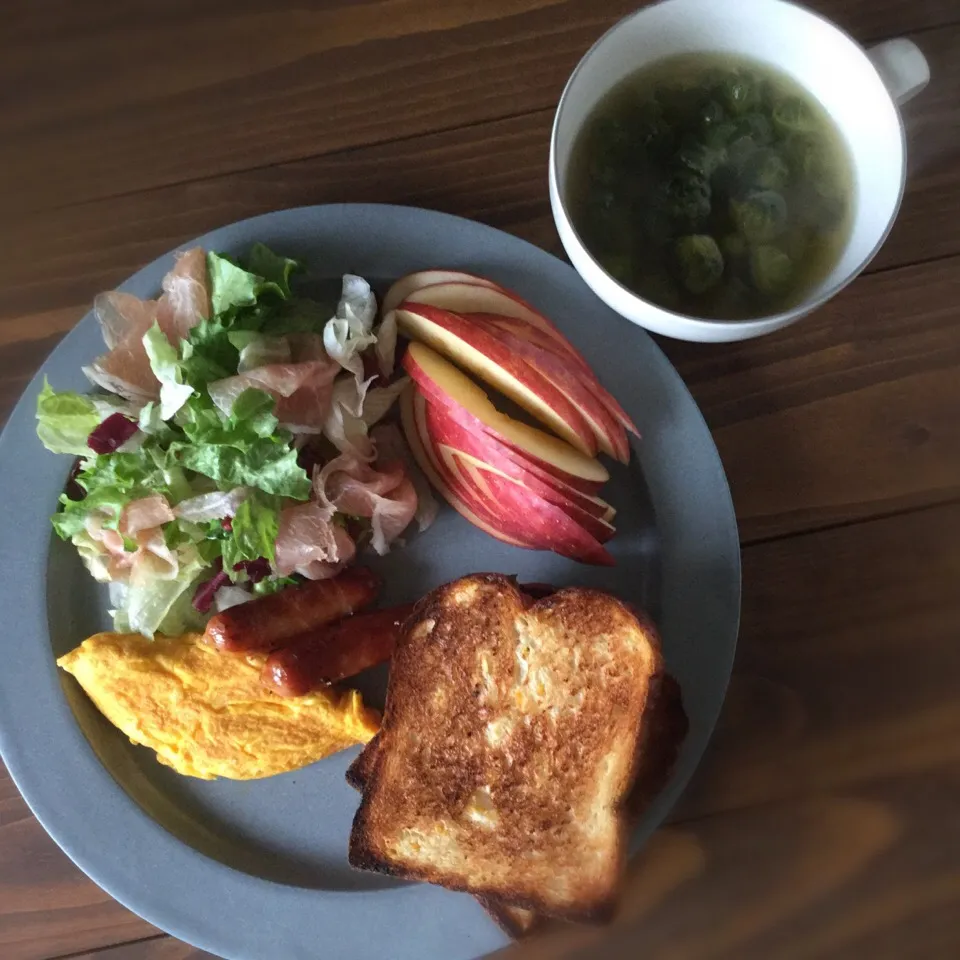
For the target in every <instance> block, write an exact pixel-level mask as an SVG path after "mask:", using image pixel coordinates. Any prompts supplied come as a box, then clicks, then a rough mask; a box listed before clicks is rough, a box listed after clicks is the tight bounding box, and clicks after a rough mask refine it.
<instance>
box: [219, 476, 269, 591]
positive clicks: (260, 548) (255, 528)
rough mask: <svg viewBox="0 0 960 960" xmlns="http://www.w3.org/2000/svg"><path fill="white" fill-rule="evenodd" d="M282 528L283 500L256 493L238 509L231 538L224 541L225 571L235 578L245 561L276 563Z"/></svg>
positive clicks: (232, 525) (232, 526)
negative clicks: (263, 558)
mask: <svg viewBox="0 0 960 960" xmlns="http://www.w3.org/2000/svg"><path fill="white" fill-rule="evenodd" d="M279 527H280V498H279V497H267V496H264V495H263V494H260V493H255V494H253V495H252V496H249V497H247V499H246V500H244V501H243V503H241V504H240V506H239V507H238V508H237V512H236V514H234V517H233V521H232V524H231V533H232V536H231V537H230V538H229V539H227V540H224V541H223V544H222V550H223V553H222V556H223V568H224V570H226V571H227V573H228V574H230V575H231V576H232V574H233V569H234V567H235V566H236V564H238V563H239V562H240V561H242V560H257V559H259V558H260V557H266V559H267V560H269V561H270V562H271V563H273V560H274V557H275V551H276V541H277V531H278V529H279Z"/></svg>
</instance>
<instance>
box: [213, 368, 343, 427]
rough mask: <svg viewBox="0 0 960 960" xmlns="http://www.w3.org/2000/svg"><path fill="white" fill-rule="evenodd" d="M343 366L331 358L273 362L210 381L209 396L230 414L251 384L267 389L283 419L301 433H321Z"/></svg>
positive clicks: (279, 415)
mask: <svg viewBox="0 0 960 960" xmlns="http://www.w3.org/2000/svg"><path fill="white" fill-rule="evenodd" d="M339 371H340V367H339V366H338V365H337V364H336V363H333V362H332V361H331V360H329V359H326V360H308V361H306V362H304V363H271V364H267V365H266V366H263V367H256V368H255V369H253V370H247V371H246V372H245V373H240V374H237V375H236V376H233V377H226V378H224V379H223V380H215V381H214V382H212V383H210V384H208V385H207V391H208V392H209V394H210V399H211V400H213V402H214V403H215V404H216V405H217V406H218V407H219V408H220V410H222V411H223V412H224V413H226V414H229V413H230V411H231V410H232V409H233V404H234V403H235V402H236V399H237V397H239V396H240V394H241V393H243V391H244V390H249V389H251V388H254V389H257V390H264V391H266V392H267V393H269V394H270V395H271V396H272V397H273V398H274V399H275V400H276V401H277V405H276V407H275V408H274V413H275V414H276V417H277V419H278V420H279V421H280V423H281V424H282V425H283V426H285V427H288V428H289V429H291V430H294V431H295V432H298V433H320V432H321V430H322V429H323V424H324V423H325V422H326V418H327V414H328V412H329V410H330V402H331V397H332V395H333V381H334V378H335V377H336V375H337V374H338V373H339Z"/></svg>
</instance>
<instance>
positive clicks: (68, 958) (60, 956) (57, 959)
mask: <svg viewBox="0 0 960 960" xmlns="http://www.w3.org/2000/svg"><path fill="white" fill-rule="evenodd" d="M170 939H172V938H171V937H170V935H169V934H167V933H155V934H152V935H151V936H149V937H134V939H133V940H117V941H115V942H114V943H105V944H103V945H102V946H99V947H93V948H87V949H85V950H75V951H74V950H71V951H70V953H55V954H52V955H51V956H49V957H47V958H46V960H74V958H76V957H89V956H92V955H94V954H97V953H105V952H106V951H108V950H116V949H117V947H127V946H133V945H134V944H137V943H150V942H151V941H153V940H170Z"/></svg>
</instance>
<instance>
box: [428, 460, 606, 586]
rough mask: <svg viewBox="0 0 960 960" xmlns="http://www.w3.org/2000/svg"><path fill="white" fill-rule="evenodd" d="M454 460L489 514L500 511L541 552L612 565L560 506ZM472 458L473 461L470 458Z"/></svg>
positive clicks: (474, 464) (500, 476)
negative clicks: (549, 551) (547, 551)
mask: <svg viewBox="0 0 960 960" xmlns="http://www.w3.org/2000/svg"><path fill="white" fill-rule="evenodd" d="M449 451H450V448H449V447H448V448H446V455H448V456H451V457H453V458H454V464H455V466H459V468H460V472H461V476H462V477H464V478H465V479H466V480H467V483H468V485H469V486H470V487H471V488H472V490H473V492H474V493H475V495H476V496H477V497H478V498H479V499H480V500H481V501H482V502H483V503H485V504H486V506H487V509H488V510H490V511H499V516H500V517H501V518H502V519H503V521H504V522H506V523H514V524H518V525H519V527H520V529H522V530H523V535H524V537H525V538H526V539H527V540H528V541H529V542H530V543H533V544H536V546H537V547H538V548H539V549H541V550H552V551H553V552H554V553H559V554H560V555H561V556H563V557H570V558H571V559H573V560H581V561H583V562H584V563H593V564H598V565H600V566H608V567H609V566H613V562H614V561H613V557H611V556H610V554H609V553H608V552H607V551H606V549H605V548H604V546H603V545H602V544H601V543H600V542H599V541H598V540H597V539H596V537H594V536H593V535H592V534H591V533H590V532H589V531H587V530H585V529H584V528H583V527H582V526H580V524H578V523H577V522H576V520H574V519H573V518H572V517H570V516H569V515H568V514H567V513H566V512H565V511H564V510H562V509H561V508H560V507H558V506H556V505H554V504H552V503H549V502H548V501H547V500H544V499H543V497H538V496H537V495H536V494H535V493H533V491H532V490H530V489H528V488H527V487H525V486H523V484H521V483H515V482H514V481H513V480H511V479H510V478H509V477H505V476H502V475H499V474H497V473H496V472H494V471H492V470H486V469H483V468H482V467H479V466H477V465H476V463H471V462H470V460H469V459H466V458H460V457H457V455H456V454H455V453H452V452H449ZM471 459H472V458H471Z"/></svg>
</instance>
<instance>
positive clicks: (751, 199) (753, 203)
mask: <svg viewBox="0 0 960 960" xmlns="http://www.w3.org/2000/svg"><path fill="white" fill-rule="evenodd" d="M730 219H731V220H732V221H733V223H734V226H735V227H736V228H737V229H738V230H739V231H740V233H742V234H743V235H744V236H745V237H746V238H747V240H748V241H749V242H750V243H764V242H765V241H767V240H773V239H775V238H776V237H778V236H780V234H781V233H783V231H784V229H785V227H786V225H787V203H786V201H785V200H784V199H783V197H782V196H781V195H780V194H779V193H777V192H776V191H775V190H755V191H754V192H752V193H749V194H747V196H746V197H745V198H744V199H743V200H731V201H730Z"/></svg>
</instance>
